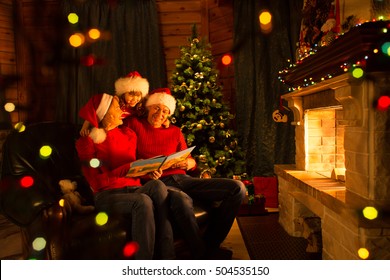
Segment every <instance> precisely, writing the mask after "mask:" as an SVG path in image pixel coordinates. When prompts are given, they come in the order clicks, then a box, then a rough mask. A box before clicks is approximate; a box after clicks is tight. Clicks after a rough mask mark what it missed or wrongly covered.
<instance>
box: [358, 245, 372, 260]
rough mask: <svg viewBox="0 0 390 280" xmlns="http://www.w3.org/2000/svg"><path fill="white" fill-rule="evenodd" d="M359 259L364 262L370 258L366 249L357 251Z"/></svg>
mask: <svg viewBox="0 0 390 280" xmlns="http://www.w3.org/2000/svg"><path fill="white" fill-rule="evenodd" d="M358 255H359V258H361V259H363V260H365V259H367V258H368V257H369V256H370V252H369V251H368V250H367V249H366V248H360V249H359V250H358Z"/></svg>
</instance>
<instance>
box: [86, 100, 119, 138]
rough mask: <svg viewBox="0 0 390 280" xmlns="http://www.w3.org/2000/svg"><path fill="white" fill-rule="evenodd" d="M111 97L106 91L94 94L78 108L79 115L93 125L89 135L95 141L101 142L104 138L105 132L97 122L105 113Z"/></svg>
mask: <svg viewBox="0 0 390 280" xmlns="http://www.w3.org/2000/svg"><path fill="white" fill-rule="evenodd" d="M112 98H113V96H112V95H109V94H107V93H103V94H96V95H94V96H92V97H91V98H90V99H89V100H88V102H87V103H86V104H85V105H84V106H83V107H82V108H81V109H80V112H79V116H80V117H81V118H83V119H84V120H86V121H88V122H89V123H90V124H92V125H93V126H94V128H93V129H92V130H91V132H90V134H89V136H90V137H91V138H92V140H93V141H94V142H95V143H101V142H103V141H104V140H105V139H106V132H105V130H104V129H102V128H99V123H100V121H101V120H102V119H103V118H104V116H105V115H106V113H107V111H108V108H109V107H110V105H111V101H112Z"/></svg>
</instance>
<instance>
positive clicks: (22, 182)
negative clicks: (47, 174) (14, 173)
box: [20, 176, 34, 188]
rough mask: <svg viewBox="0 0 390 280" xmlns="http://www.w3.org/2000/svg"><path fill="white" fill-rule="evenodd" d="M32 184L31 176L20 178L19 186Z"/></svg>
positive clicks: (27, 186) (26, 186)
mask: <svg viewBox="0 0 390 280" xmlns="http://www.w3.org/2000/svg"><path fill="white" fill-rule="evenodd" d="M32 185H34V178H33V177H31V176H24V177H23V178H22V179H20V186H21V187H22V188H29V187H31V186H32Z"/></svg>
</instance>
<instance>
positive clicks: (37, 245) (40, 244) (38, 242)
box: [32, 237, 46, 251]
mask: <svg viewBox="0 0 390 280" xmlns="http://www.w3.org/2000/svg"><path fill="white" fill-rule="evenodd" d="M32 247H33V249H34V250H35V251H42V250H43V249H45V247H46V240H45V238H43V237H37V238H35V239H34V241H33V242H32Z"/></svg>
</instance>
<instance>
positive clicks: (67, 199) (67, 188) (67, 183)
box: [58, 179, 95, 214]
mask: <svg viewBox="0 0 390 280" xmlns="http://www.w3.org/2000/svg"><path fill="white" fill-rule="evenodd" d="M58 184H59V185H60V187H61V191H62V193H63V196H62V198H63V199H64V207H65V208H66V209H67V210H70V211H71V212H72V211H76V212H77V213H80V214H87V213H91V212H93V211H94V210H95V207H94V206H92V205H83V202H84V199H83V198H82V196H81V195H80V193H79V192H78V191H76V189H77V182H75V181H71V180H68V179H64V180H60V181H59V183H58Z"/></svg>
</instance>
